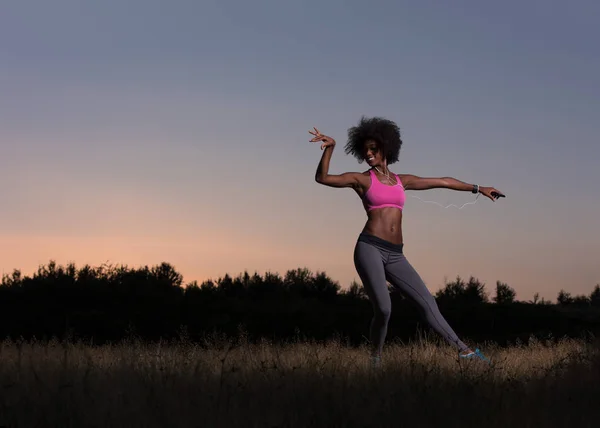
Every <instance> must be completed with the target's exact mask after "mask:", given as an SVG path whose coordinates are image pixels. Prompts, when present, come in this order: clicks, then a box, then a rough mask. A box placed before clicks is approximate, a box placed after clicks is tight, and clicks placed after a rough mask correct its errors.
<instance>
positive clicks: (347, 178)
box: [308, 128, 360, 188]
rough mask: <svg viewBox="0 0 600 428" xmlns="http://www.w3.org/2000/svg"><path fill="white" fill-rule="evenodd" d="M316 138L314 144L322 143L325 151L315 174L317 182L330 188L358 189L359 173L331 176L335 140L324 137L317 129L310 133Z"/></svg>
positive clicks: (313, 140)
mask: <svg viewBox="0 0 600 428" xmlns="http://www.w3.org/2000/svg"><path fill="white" fill-rule="evenodd" d="M308 132H310V133H311V134H312V135H314V138H312V139H311V140H310V141H311V142H312V143H315V142H318V141H322V142H323V144H321V150H323V155H322V156H321V161H320V162H319V166H318V167H317V172H316V173H315V181H316V182H317V183H319V184H323V185H325V186H330V187H353V188H354V187H356V186H358V184H359V181H358V180H359V176H360V173H358V172H345V173H343V174H339V175H334V174H329V162H330V161H331V155H332V154H333V150H334V148H335V140H334V139H333V138H331V137H328V136H327V135H323V134H321V133H320V132H319V130H318V129H317V128H315V130H314V132H313V131H308Z"/></svg>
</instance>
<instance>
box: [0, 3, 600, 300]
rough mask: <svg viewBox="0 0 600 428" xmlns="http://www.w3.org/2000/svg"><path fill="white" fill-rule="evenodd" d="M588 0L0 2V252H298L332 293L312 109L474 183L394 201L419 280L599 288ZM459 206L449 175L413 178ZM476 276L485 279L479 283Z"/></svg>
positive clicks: (596, 105)
mask: <svg viewBox="0 0 600 428" xmlns="http://www.w3.org/2000/svg"><path fill="white" fill-rule="evenodd" d="M599 16H600V3H598V2H597V1H592V0H589V1H583V0H580V1H577V0H576V1H570V2H566V1H563V2H557V1H531V0H530V1H515V0H509V1H504V2H491V1H475V0H472V1H460V0H457V1H452V2H442V1H436V2H433V1H411V2H407V1H386V2H382V1H370V2H366V1H338V0H335V1H332V0H327V1H312V0H311V1H294V2H290V1H282V0H272V1H253V2H246V1H228V0H215V1H192V0H170V1H166V0H164V1H156V0H104V1H96V2H92V1H80V0H78V1H76V0H71V1H67V0H55V1H51V2H50V1H24V0H18V1H15V0H9V1H3V2H2V3H1V5H0V54H1V57H0V145H1V151H0V195H1V196H2V204H1V205H0V270H2V273H11V272H12V271H13V269H20V270H21V271H22V272H23V273H24V274H27V275H31V274H32V273H33V272H34V271H35V270H36V269H37V267H38V266H39V265H40V264H46V263H48V262H49V260H51V259H53V260H56V261H57V263H60V264H66V263H68V262H71V261H72V262H75V263H76V264H77V265H79V266H83V265H84V264H87V263H89V264H91V265H100V264H102V263H103V262H106V261H109V262H112V263H115V264H127V265H129V266H139V265H150V266H151V265H155V264H158V263H160V262H162V261H166V262H169V263H171V264H173V265H174V266H175V268H176V269H177V270H178V271H179V272H181V273H182V274H183V276H184V281H185V282H189V281H192V280H198V281H202V280H205V279H209V278H212V279H217V278H218V277H221V276H223V275H225V273H229V274H230V275H233V276H236V275H237V274H239V273H241V272H243V271H244V270H248V271H249V272H250V273H253V272H254V271H257V272H258V273H260V274H263V273H264V272H265V271H271V272H279V273H280V274H284V273H285V271H287V270H288V269H295V268H297V267H304V266H305V267H308V268H309V269H311V270H312V271H313V272H315V271H325V272H326V273H327V274H328V275H329V276H331V277H332V278H333V279H334V280H336V281H339V282H340V285H341V286H342V287H344V288H345V287H347V286H348V285H349V284H350V283H351V281H352V280H358V275H357V274H356V271H355V269H354V265H353V262H352V253H353V249H354V244H355V242H356V238H357V236H358V234H359V232H360V230H361V229H362V227H363V224H364V222H365V220H366V214H365V212H364V210H363V208H362V206H361V203H360V200H359V198H358V197H357V196H356V195H355V193H354V192H353V191H352V190H349V189H332V188H327V187H325V186H321V185H318V184H317V183H315V181H314V173H315V169H316V167H317V164H318V162H319V159H320V156H321V154H322V152H321V151H320V150H319V147H318V145H316V144H311V143H309V142H308V140H309V138H310V135H309V134H308V132H307V131H308V130H309V129H310V128H311V127H312V126H316V127H317V128H319V130H320V131H322V132H323V133H326V134H329V135H331V136H333V137H334V138H336V139H337V141H338V147H337V148H336V150H335V152H334V156H333V159H332V164H331V172H332V173H341V172H344V171H364V170H366V169H367V168H368V166H367V165H366V164H364V163H363V164H361V165H359V164H357V162H356V160H354V159H353V158H352V157H350V156H346V155H344V153H343V145H344V144H345V142H346V136H347V134H346V132H347V129H348V128H349V127H350V126H353V125H355V124H356V123H357V122H358V120H359V119H360V117H361V115H366V116H375V115H378V116H384V117H387V118H389V119H392V120H395V121H397V123H398V124H399V125H400V127H401V131H402V135H403V140H404V145H403V148H402V151H401V155H400V161H399V162H398V163H397V164H395V165H393V166H392V168H391V169H392V171H394V172H396V173H411V174H416V175H421V176H452V177H455V178H458V179H460V180H463V181H467V182H470V183H478V184H480V185H485V186H494V187H496V188H498V189H500V190H501V191H503V192H504V193H505V194H506V195H507V198H506V199H503V200H500V201H498V202H495V203H492V202H491V201H489V200H487V199H485V198H483V197H480V198H479V200H478V202H477V203H476V204H474V205H469V206H467V207H465V208H464V209H462V210H460V211H459V210H457V209H455V208H448V209H443V208H441V207H439V206H436V205H434V204H426V203H423V202H421V201H419V200H417V199H414V198H408V199H407V204H406V207H405V214H404V234H405V253H406V255H407V257H408V259H409V261H410V262H411V263H412V264H413V265H414V267H415V268H416V269H417V270H418V271H419V273H420V274H421V276H422V277H423V279H424V280H425V282H426V284H427V285H428V287H429V288H430V289H431V291H432V292H435V291H436V290H438V289H439V288H440V287H442V286H443V283H444V280H445V279H446V278H447V279H453V278H455V277H456V276H457V275H460V276H463V277H467V278H468V277H469V276H470V275H473V276H475V277H477V278H479V279H480V280H482V281H484V282H485V283H486V284H487V289H488V291H489V292H490V293H492V292H493V289H494V287H495V282H496V280H500V281H503V282H506V283H508V284H509V285H511V286H512V287H514V288H515V289H516V291H517V298H518V299H520V300H528V299H531V298H532V296H533V294H534V293H535V292H539V293H540V296H542V297H545V298H548V299H552V300H555V298H556V295H557V293H558V291H559V290H560V289H565V290H567V291H569V292H571V293H573V294H589V293H590V292H591V291H592V289H593V287H594V285H595V284H596V283H599V282H600V223H599V219H600V198H599V196H600V191H599V190H598V184H600V167H599V165H598V164H599V161H600V144H599V141H598V135H599V134H600V80H599V76H600V43H599V42H598V41H599V40H600V26H598V17H599ZM411 194H413V195H417V196H419V197H422V198H424V199H427V200H433V201H436V202H439V203H441V204H444V205H447V204H457V205H462V204H463V203H465V202H469V201H472V200H473V199H474V196H473V195H472V194H469V193H466V192H465V193H461V192H453V191H450V190H435V191H427V192H412V193H411ZM492 294H493V293H492Z"/></svg>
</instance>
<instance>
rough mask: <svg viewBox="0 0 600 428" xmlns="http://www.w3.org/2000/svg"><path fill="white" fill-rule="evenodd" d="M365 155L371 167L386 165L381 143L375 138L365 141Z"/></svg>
mask: <svg viewBox="0 0 600 428" xmlns="http://www.w3.org/2000/svg"><path fill="white" fill-rule="evenodd" d="M364 157H365V161H366V162H367V164H368V165H369V166H370V167H376V166H383V165H385V159H384V157H383V152H382V151H381V149H380V147H379V144H377V142H376V141H374V140H367V141H365V146H364Z"/></svg>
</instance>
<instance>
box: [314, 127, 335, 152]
mask: <svg viewBox="0 0 600 428" xmlns="http://www.w3.org/2000/svg"><path fill="white" fill-rule="evenodd" d="M313 129H314V131H308V133H309V134H312V135H314V137H313V138H312V139H311V140H310V142H311V143H316V142H318V141H323V144H321V150H323V149H325V148H327V147H334V146H335V140H334V139H333V138H331V137H328V136H327V135H323V134H321V133H320V132H319V130H318V129H317V128H315V127H314V126H313Z"/></svg>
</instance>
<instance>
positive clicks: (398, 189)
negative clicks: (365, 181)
mask: <svg viewBox="0 0 600 428" xmlns="http://www.w3.org/2000/svg"><path fill="white" fill-rule="evenodd" d="M369 175H370V176H371V186H370V187H369V189H368V190H367V191H366V192H365V194H364V195H363V197H362V201H363V205H364V207H365V209H366V210H367V211H371V210H375V209H377V208H385V207H393V208H398V209H400V210H401V209H402V208H404V201H405V200H406V195H405V194H404V186H402V182H401V181H400V177H398V175H397V174H394V175H395V176H396V180H398V184H396V185H394V186H390V185H386V184H383V183H382V182H380V181H379V179H378V178H377V175H376V174H375V172H374V171H373V170H370V171H369Z"/></svg>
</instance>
